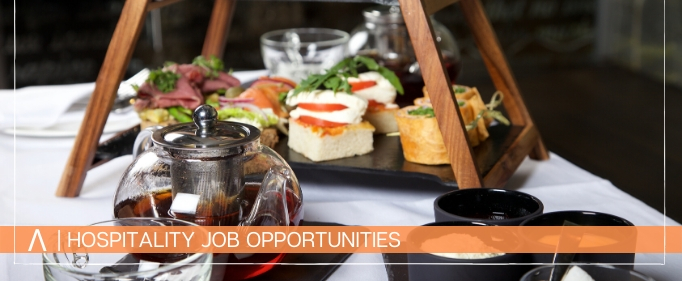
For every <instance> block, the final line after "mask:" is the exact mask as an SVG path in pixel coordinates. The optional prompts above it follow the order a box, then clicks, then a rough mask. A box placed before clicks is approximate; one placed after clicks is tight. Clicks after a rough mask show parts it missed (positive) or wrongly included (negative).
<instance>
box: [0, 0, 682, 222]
mask: <svg viewBox="0 0 682 281" xmlns="http://www.w3.org/2000/svg"><path fill="white" fill-rule="evenodd" d="M482 2H483V4H484V6H485V9H486V11H487V13H488V16H489V18H490V20H491V22H492V24H493V26H494V28H495V30H496V32H497V34H498V37H499V41H500V44H501V45H502V47H503V49H504V50H505V52H506V54H507V58H508V60H509V62H510V65H511V66H512V70H513V71H514V74H515V76H516V78H517V80H518V84H519V88H520V90H521V92H522V93H523V94H524V98H525V100H526V103H527V106H528V109H529V111H530V113H531V115H532V116H533V118H534V120H535V123H537V125H538V127H539V129H540V132H541V133H542V134H543V138H544V140H545V142H546V144H547V146H548V148H549V149H550V150H552V151H553V152H555V153H557V154H559V155H561V156H562V157H564V158H566V159H567V160H569V161H571V162H573V163H575V164H577V165H578V166H580V167H582V168H584V169H586V170H588V171H590V172H592V173H595V174H596V175H598V176H601V177H604V178H606V179H608V180H610V181H612V182H613V184H614V185H616V186H618V187H619V188H621V189H623V190H624V191H626V192H628V193H630V194H631V195H633V196H635V197H637V198H639V199H641V200H643V201H644V202H645V203H647V204H649V205H651V206H652V207H654V208H656V209H658V210H659V211H663V209H664V208H663V207H664V205H663V203H664V195H663V186H664V172H665V171H667V178H668V183H667V203H668V208H667V210H666V211H667V214H668V215H669V216H671V217H672V218H673V219H676V220H678V221H682V209H681V208H679V207H678V206H676V200H675V199H679V198H682V192H681V191H680V184H679V183H681V182H682V179H680V178H679V177H680V175H679V171H680V170H682V157H680V156H681V155H682V149H680V148H679V144H680V143H682V134H681V133H680V132H679V128H680V126H681V125H682V124H680V122H681V121H680V120H682V118H680V117H682V116H680V115H682V114H679V113H677V112H679V110H676V107H677V106H679V105H680V104H682V91H680V88H679V87H678V86H675V85H680V84H682V83H680V80H682V79H677V80H676V79H674V77H673V79H670V78H669V77H668V80H667V81H668V82H669V83H668V84H664V83H663V77H662V76H660V75H658V76H657V75H652V74H651V73H648V72H646V71H643V70H640V71H633V70H632V69H634V68H633V67H632V66H631V65H629V64H628V63H623V61H622V60H621V57H622V56H621V55H619V54H620V53H618V52H612V53H609V50H611V49H613V48H611V49H609V47H610V46H609V44H611V42H612V41H613V45H616V43H617V42H615V41H614V40H611V39H609V40H606V41H604V40H602V41H600V38H602V39H603V38H605V37H604V36H606V35H613V34H612V33H614V32H615V33H618V32H619V31H620V30H621V29H618V28H616V29H613V30H609V29H604V26H606V25H604V23H603V22H601V21H600V20H599V19H600V18H607V17H604V16H603V13H604V11H605V10H604V9H603V7H601V6H600V3H601V1H598V0H483V1H482ZM618 2H619V1H615V2H614V1H610V3H618ZM620 2H627V1H620ZM658 2H660V1H649V2H647V3H653V4H651V5H649V6H648V7H647V9H648V10H647V13H648V14H647V15H649V17H647V18H649V19H651V20H653V19H654V18H656V16H658V17H662V13H663V9H662V8H663V7H662V3H661V4H660V5H659V4H656V3H658ZM212 5H213V1H209V0H192V1H182V2H179V3H177V4H174V5H171V6H168V7H165V8H163V9H161V10H160V19H161V21H160V22H161V26H162V28H161V35H162V41H161V42H162V44H161V46H157V50H155V49H154V46H153V44H152V42H153V40H152V33H151V19H150V17H148V18H147V22H146V26H145V28H144V29H143V31H142V35H141V37H140V39H139V41H138V44H137V46H136V49H135V53H134V55H133V59H132V60H131V62H130V64H129V67H128V71H127V76H130V75H132V74H134V73H136V72H137V71H139V70H140V69H142V68H145V67H147V68H156V67H159V66H160V65H161V64H162V63H163V62H164V61H175V62H180V63H184V62H190V61H191V59H192V58H193V57H195V56H197V55H199V54H200V52H201V46H202V44H203V40H204V36H205V32H206V27H207V26H208V20H209V16H210V11H211V8H212ZM373 5H374V4H367V3H334V2H285V1H239V2H238V4H237V12H236V13H235V17H234V19H233V22H232V28H231V30H230V33H229V37H228V41H227V46H226V51H225V54H224V56H223V57H224V60H225V64H226V66H227V67H229V68H232V69H234V70H248V69H262V68H264V66H263V62H262V58H261V55H260V49H259V40H258V39H259V36H260V35H261V34H263V33H265V32H267V31H271V30H275V29H283V28H290V27H328V28H335V29H341V30H344V31H347V32H351V31H352V30H353V29H354V28H355V27H356V26H357V25H358V24H360V23H362V21H363V17H362V14H361V11H362V9H364V8H366V7H369V6H373ZM122 6H123V1H122V0H99V1H84V0H74V1H68V2H67V1H47V0H23V1H16V7H14V6H13V1H2V6H0V9H1V10H0V13H1V15H2V29H1V30H0V32H2V33H1V34H0V40H2V41H0V45H1V46H3V48H2V51H3V54H2V56H0V88H13V87H15V86H16V87H17V88H19V87H24V86H29V85H43V84H67V83H78V82H91V81H94V80H95V79H96V77H97V73H98V71H99V68H100V66H101V62H102V61H103V58H104V54H105V52H106V49H107V46H108V44H109V40H110V38H111V35H112V33H113V30H114V27H115V25H116V22H117V20H118V17H119V14H120V11H121V8H122ZM600 7H601V8H600ZM14 9H15V10H16V19H15V18H14V14H13V13H14ZM628 9H629V8H628ZM626 10H627V9H626ZM608 11H614V10H613V9H610V10H608ZM652 14H653V15H654V17H651V16H650V15H652ZM611 16H613V15H611ZM616 16H620V17H625V18H627V20H626V22H629V15H627V14H623V15H620V14H617V15H616ZM435 18H436V19H437V20H438V21H440V22H441V23H443V24H444V25H445V26H446V27H447V28H449V29H450V30H451V31H452V33H453V34H454V35H455V38H456V39H457V42H458V44H459V46H460V49H461V52H462V55H463V65H464V67H463V71H462V75H461V76H460V81H458V82H459V83H461V84H467V85H471V86H477V87H479V89H481V90H482V92H483V93H484V99H487V97H489V95H490V94H491V93H492V91H494V89H493V87H492V85H491V82H490V79H489V77H488V76H487V74H486V72H485V69H484V67H483V64H482V62H481V60H480V57H479V54H478V52H477V50H476V47H475V45H474V44H473V41H472V39H471V36H470V33H469V31H468V27H467V26H466V24H465V23H464V22H463V19H462V16H461V14H460V11H459V9H458V7H457V5H453V6H451V7H447V8H445V9H444V10H442V11H440V12H438V13H437V14H436V15H435ZM668 18H671V17H670V16H669V17H668ZM672 18H673V19H674V18H675V17H672ZM610 19H613V17H611V18H610ZM678 21H679V18H678ZM649 22H651V21H649ZM619 23H620V22H619ZM653 24H655V25H656V26H655V27H656V29H655V30H658V29H660V27H661V26H659V25H660V24H659V23H658V22H654V23H653ZM661 24H663V23H661ZM643 25H644V24H643ZM15 28H16V38H15V37H14V29H15ZM655 30H654V31H650V30H649V29H647V30H646V32H647V33H645V35H647V36H648V37H646V38H649V39H648V40H650V42H653V43H651V44H653V45H652V46H654V47H658V45H661V46H662V45H663V42H662V33H661V34H659V33H660V32H658V31H655ZM627 32H629V31H627ZM627 32H625V33H627ZM605 34H606V35H605ZM676 35H680V34H668V37H672V38H675V36H676ZM680 37H681V38H682V36H680ZM651 38H653V39H651ZM15 44H16V49H15V48H14V45H15ZM605 44H606V47H605ZM628 47H629V46H627V45H626V46H625V49H626V50H628ZM605 50H606V51H605ZM619 50H621V51H622V48H621V49H619ZM653 53H655V52H653ZM609 54H611V56H609ZM614 54H615V55H614ZM14 55H16V61H14ZM644 62H645V63H646V65H648V66H649V67H650V68H651V69H654V70H657V71H658V70H660V69H663V60H660V59H659V60H656V59H652V60H645V61H644ZM669 65H670V64H669ZM14 75H16V80H15V79H14ZM678 78H679V77H678ZM15 83H16V84H15ZM664 91H665V93H666V96H665V98H666V101H665V102H666V103H665V104H666V105H665V106H664V95H663V93H664ZM643 93H644V94H643ZM666 107H667V109H668V110H667V114H665V115H664V110H665V109H666ZM664 119H665V120H664ZM664 121H667V129H668V130H667V131H665V133H666V135H665V140H664V126H663V124H664ZM664 141H666V142H667V150H665V149H664Z"/></svg>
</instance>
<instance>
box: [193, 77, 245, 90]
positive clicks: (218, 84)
mask: <svg viewBox="0 0 682 281" xmlns="http://www.w3.org/2000/svg"><path fill="white" fill-rule="evenodd" d="M239 85H241V82H239V79H237V78H235V77H234V76H232V75H230V74H227V73H224V72H220V73H219V74H218V77H217V78H214V79H205V80H204V84H203V86H202V87H201V92H203V93H207V94H208V93H213V92H215V91H217V90H220V89H225V90H227V89H229V88H232V87H235V86H239Z"/></svg>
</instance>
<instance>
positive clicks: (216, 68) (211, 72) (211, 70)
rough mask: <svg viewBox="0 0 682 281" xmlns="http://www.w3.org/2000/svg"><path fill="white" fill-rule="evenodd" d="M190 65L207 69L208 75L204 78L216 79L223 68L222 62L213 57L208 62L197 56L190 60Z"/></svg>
mask: <svg viewBox="0 0 682 281" xmlns="http://www.w3.org/2000/svg"><path fill="white" fill-rule="evenodd" d="M192 64H193V65H198V66H201V67H205V68H207V69H208V74H207V75H206V76H207V77H209V78H217V77H218V75H219V74H220V72H221V71H223V69H224V68H225V65H224V64H223V61H222V60H220V59H219V58H217V57H216V56H213V55H212V56H211V58H209V59H208V60H207V59H206V58H204V57H203V56H198V57H196V58H194V60H192ZM230 71H231V70H230Z"/></svg>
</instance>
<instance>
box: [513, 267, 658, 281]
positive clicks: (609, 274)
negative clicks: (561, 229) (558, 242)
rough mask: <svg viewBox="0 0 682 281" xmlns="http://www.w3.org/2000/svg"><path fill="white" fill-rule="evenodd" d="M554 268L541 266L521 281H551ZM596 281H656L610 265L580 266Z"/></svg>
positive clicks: (524, 276)
mask: <svg viewBox="0 0 682 281" xmlns="http://www.w3.org/2000/svg"><path fill="white" fill-rule="evenodd" d="M552 268H553V266H551V265H547V266H541V267H538V268H535V269H533V270H531V271H528V273H526V274H525V275H523V277H521V281H544V280H549V275H550V274H551V272H552ZM580 268H581V269H582V270H584V271H585V272H587V274H589V275H590V277H592V279H594V280H595V281H611V280H628V281H654V279H652V278H651V277H648V276H646V275H644V274H641V273H639V272H637V271H633V270H627V269H622V268H617V267H613V266H608V265H580Z"/></svg>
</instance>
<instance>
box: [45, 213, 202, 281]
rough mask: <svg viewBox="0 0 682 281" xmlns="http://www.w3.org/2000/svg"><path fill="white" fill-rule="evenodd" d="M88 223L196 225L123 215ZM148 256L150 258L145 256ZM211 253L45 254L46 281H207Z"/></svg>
mask: <svg viewBox="0 0 682 281" xmlns="http://www.w3.org/2000/svg"><path fill="white" fill-rule="evenodd" d="M91 226H197V225H196V224H194V223H191V222H186V221H181V220H176V219H170V218H125V219H115V220H109V221H103V222H98V223H95V224H92V225H91ZM147 255H148V256H149V257H147ZM212 261H213V255H212V254H210V253H195V254H192V253H187V254H182V253H178V254H153V256H152V255H149V254H127V253H114V254H109V253H106V254H105V253H45V254H43V275H44V276H45V280H46V281H66V280H69V281H73V280H88V281H104V280H145V281H161V280H164V281H176V280H177V281H207V280H209V278H210V277H211V263H212Z"/></svg>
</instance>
